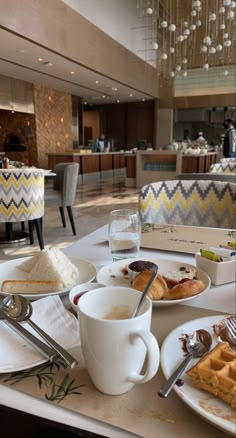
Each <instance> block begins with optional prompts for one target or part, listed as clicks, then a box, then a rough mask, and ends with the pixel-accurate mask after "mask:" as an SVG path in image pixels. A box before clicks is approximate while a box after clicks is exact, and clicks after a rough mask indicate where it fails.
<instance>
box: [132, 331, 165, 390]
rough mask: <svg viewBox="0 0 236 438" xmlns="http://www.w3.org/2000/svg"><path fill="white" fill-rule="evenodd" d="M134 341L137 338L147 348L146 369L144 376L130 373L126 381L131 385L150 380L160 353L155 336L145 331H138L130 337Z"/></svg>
mask: <svg viewBox="0 0 236 438" xmlns="http://www.w3.org/2000/svg"><path fill="white" fill-rule="evenodd" d="M132 336H133V337H134V339H135V338H136V337H139V338H141V339H142V341H143V343H144V344H145V346H146V348H147V368H146V371H145V373H144V374H138V373H132V374H130V375H129V376H128V378H127V380H129V382H132V383H145V382H148V381H149V380H150V379H152V378H153V377H154V376H155V374H156V372H157V370H158V367H159V361H160V352H159V346H158V343H157V340H156V338H155V336H153V334H152V333H150V332H147V331H145V330H139V331H137V332H136V333H133V335H132Z"/></svg>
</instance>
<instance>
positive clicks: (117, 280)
mask: <svg viewBox="0 0 236 438" xmlns="http://www.w3.org/2000/svg"><path fill="white" fill-rule="evenodd" d="M133 260H134V259H123V260H118V261H117V262H113V263H110V264H109V265H106V266H103V268H101V269H100V271H99V272H98V273H97V281H98V283H103V284H104V285H105V286H126V287H130V282H129V277H128V275H127V276H126V275H124V274H123V273H122V268H124V267H125V266H127V265H128V264H129V263H131V262H132V261H133ZM142 260H145V261H146V260H148V261H151V262H153V263H156V264H157V266H158V268H159V272H160V274H162V275H165V273H166V274H167V273H168V272H170V271H173V270H176V269H178V268H180V267H181V266H186V267H191V268H195V269H196V270H197V274H198V277H199V279H200V280H202V282H203V283H204V285H205V289H204V290H203V291H202V292H201V293H200V294H198V295H195V296H193V297H188V298H182V299H180V300H153V301H152V302H153V305H154V306H173V305H175V304H181V303H184V302H185V301H189V300H192V299H194V298H197V297H199V296H200V295H202V294H203V293H204V292H206V291H207V290H208V289H209V287H210V285H211V280H210V278H209V277H208V275H207V274H206V273H205V272H203V271H201V270H200V269H197V268H196V266H193V265H190V264H189V263H183V262H176V261H174V260H161V259H150V258H146V257H144V258H142Z"/></svg>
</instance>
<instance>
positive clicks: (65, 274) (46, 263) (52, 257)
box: [27, 248, 79, 287]
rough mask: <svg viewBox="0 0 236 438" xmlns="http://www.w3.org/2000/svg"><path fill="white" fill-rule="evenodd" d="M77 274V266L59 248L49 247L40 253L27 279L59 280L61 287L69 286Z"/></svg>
mask: <svg viewBox="0 0 236 438" xmlns="http://www.w3.org/2000/svg"><path fill="white" fill-rule="evenodd" d="M78 275H79V271H78V268H77V267H76V266H75V265H73V263H71V261H70V260H69V259H68V257H66V255H65V254H64V253H63V252H62V251H61V250H60V249H58V248H50V249H48V250H46V251H43V252H42V253H41V255H40V258H39V259H38V261H37V262H36V264H35V265H34V267H33V268H32V270H31V271H30V272H29V274H28V277H27V279H28V280H53V281H60V282H62V283H63V287H69V286H71V285H72V284H73V283H74V282H75V280H76V279H77V278H78Z"/></svg>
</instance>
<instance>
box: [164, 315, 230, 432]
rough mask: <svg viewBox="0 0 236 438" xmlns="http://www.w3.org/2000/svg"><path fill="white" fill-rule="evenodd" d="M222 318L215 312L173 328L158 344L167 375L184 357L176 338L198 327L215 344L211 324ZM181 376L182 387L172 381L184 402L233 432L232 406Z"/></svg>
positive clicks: (193, 361) (193, 362) (211, 421)
mask: <svg viewBox="0 0 236 438" xmlns="http://www.w3.org/2000/svg"><path fill="white" fill-rule="evenodd" d="M223 318H224V315H217V316H207V317H205V318H199V319H195V320H192V321H188V322H186V323H184V324H182V325H180V326H179V327H177V328H176V329H174V330H173V331H172V332H171V333H170V334H169V335H168V336H167V337H166V339H165V340H164V342H163V344H162V348H161V367H162V371H163V373H164V375H165V377H166V378H167V379H168V378H169V377H170V375H171V374H172V373H173V372H174V371H175V369H176V368H177V367H178V365H179V364H180V363H181V361H182V360H183V359H184V353H183V350H182V342H181V341H180V340H179V337H180V336H181V335H183V334H185V333H187V334H192V333H193V332H194V331H195V330H197V329H205V330H207V331H209V333H210V334H211V335H213V344H212V345H213V347H214V346H215V345H216V343H217V340H216V335H214V334H213V328H212V326H213V324H216V323H218V322H219V321H221V320H222V319H223ZM173 352H174V354H173ZM198 360H199V359H193V360H192V361H191V363H190V364H189V366H188V368H187V369H189V368H191V367H192V366H194V364H195V363H196V362H197V361H198ZM181 379H182V380H183V381H184V384H183V385H182V386H181V387H178V386H177V385H175V386H174V391H175V392H176V394H177V395H178V396H179V397H180V398H181V399H182V400H183V402H185V403H186V404H187V405H188V406H189V407H190V408H192V409H193V410H194V411H195V412H196V413H197V414H199V415H200V416H201V417H203V418H204V419H205V420H206V421H208V422H209V423H211V424H213V425H215V426H216V427H217V428H219V429H221V430H223V431H225V432H228V433H230V434H234V433H235V423H234V420H235V410H234V409H232V408H231V407H230V406H229V405H227V403H225V402H223V401H222V400H220V399H218V398H217V397H215V396H214V395H212V394H210V393H208V392H206V391H203V390H200V389H197V388H194V387H193V385H192V383H191V380H190V378H189V377H188V376H187V375H186V374H184V375H183V376H182V377H181ZM229 418H231V419H229Z"/></svg>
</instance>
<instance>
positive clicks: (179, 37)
mask: <svg viewBox="0 0 236 438" xmlns="http://www.w3.org/2000/svg"><path fill="white" fill-rule="evenodd" d="M177 41H179V42H180V43H182V41H184V36H183V35H179V36H178V37H177Z"/></svg>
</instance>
